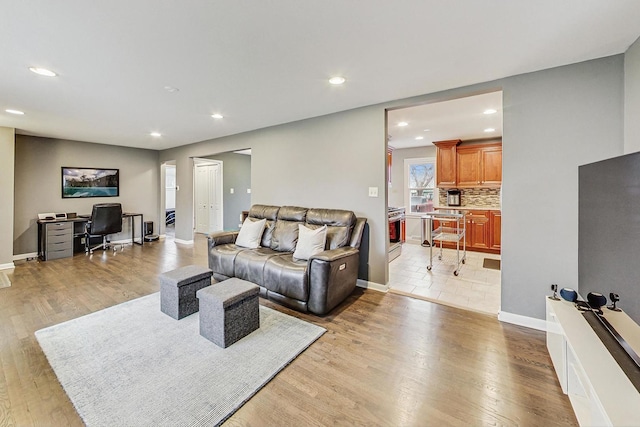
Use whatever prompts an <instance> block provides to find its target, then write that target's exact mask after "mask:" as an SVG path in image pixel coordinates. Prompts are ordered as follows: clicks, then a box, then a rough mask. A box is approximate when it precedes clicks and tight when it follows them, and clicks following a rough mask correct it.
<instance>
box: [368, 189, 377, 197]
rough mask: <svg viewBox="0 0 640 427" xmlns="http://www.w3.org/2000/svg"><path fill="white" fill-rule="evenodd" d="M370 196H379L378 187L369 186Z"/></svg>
mask: <svg viewBox="0 0 640 427" xmlns="http://www.w3.org/2000/svg"><path fill="white" fill-rule="evenodd" d="M369 197H378V187H369Z"/></svg>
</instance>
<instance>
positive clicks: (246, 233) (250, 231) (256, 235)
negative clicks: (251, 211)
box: [236, 218, 267, 249]
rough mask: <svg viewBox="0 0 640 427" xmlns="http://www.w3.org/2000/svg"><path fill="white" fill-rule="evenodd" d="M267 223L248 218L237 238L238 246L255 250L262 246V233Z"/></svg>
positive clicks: (264, 220) (262, 220) (263, 220)
mask: <svg viewBox="0 0 640 427" xmlns="http://www.w3.org/2000/svg"><path fill="white" fill-rule="evenodd" d="M266 223H267V220H266V219H264V218H263V219H255V220H254V219H251V218H247V219H245V220H244V222H243V223H242V228H240V232H239V233H238V237H237V238H236V245H238V246H242V247H243V248H249V249H255V248H257V247H258V246H260V241H261V240H262V232H263V231H264V227H265V225H266Z"/></svg>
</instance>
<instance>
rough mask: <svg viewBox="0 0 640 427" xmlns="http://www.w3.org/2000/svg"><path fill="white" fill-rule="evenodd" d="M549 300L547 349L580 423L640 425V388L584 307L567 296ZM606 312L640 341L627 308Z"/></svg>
mask: <svg viewBox="0 0 640 427" xmlns="http://www.w3.org/2000/svg"><path fill="white" fill-rule="evenodd" d="M546 300H547V303H546V306H547V349H548V350H549V355H550V356H551V360H552V362H553V367H554V368H555V370H556V373H557V375H558V380H559V381H560V385H561V387H562V391H563V392H564V393H565V394H567V395H568V396H569V400H570V401H571V406H572V407H573V410H574V412H575V414H576V418H577V419H578V423H580V425H581V426H640V392H638V390H637V389H636V388H635V387H634V386H633V384H632V383H631V381H630V380H629V378H628V377H627V375H626V374H625V373H624V372H623V371H622V369H621V368H620V366H619V365H618V363H617V362H616V360H615V359H614V358H613V356H612V355H611V353H609V351H608V350H607V348H606V347H605V346H604V344H603V343H602V341H601V340H600V338H599V337H598V336H597V335H596V333H595V332H594V331H593V329H592V328H591V326H590V325H589V323H588V322H587V321H586V319H585V318H584V317H583V316H582V313H581V312H580V311H578V310H577V309H576V308H575V307H574V304H572V303H570V302H568V301H552V300H550V299H548V298H547V299H546ZM605 310H606V309H605ZM605 316H606V318H607V320H608V321H609V322H610V323H611V324H612V325H613V327H614V328H616V330H617V331H618V332H619V333H620V334H621V335H622V336H623V337H624V338H625V339H626V340H627V342H629V343H630V344H631V345H634V344H635V343H636V342H638V341H637V340H638V338H639V337H640V327H639V326H638V325H637V324H635V323H634V322H633V321H631V320H630V318H629V317H628V316H627V315H626V314H625V313H623V312H613V311H606V312H605ZM636 352H638V349H636Z"/></svg>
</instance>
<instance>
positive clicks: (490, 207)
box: [433, 206, 501, 211]
mask: <svg viewBox="0 0 640 427" xmlns="http://www.w3.org/2000/svg"><path fill="white" fill-rule="evenodd" d="M433 208H434V209H467V210H482V211H499V210H501V209H500V207H499V206H434V207H433Z"/></svg>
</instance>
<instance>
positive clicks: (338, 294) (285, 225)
mask: <svg viewBox="0 0 640 427" xmlns="http://www.w3.org/2000/svg"><path fill="white" fill-rule="evenodd" d="M248 218H249V220H252V221H257V220H261V219H266V227H265V229H264V232H263V234H262V239H261V242H260V246H259V247H258V248H255V249H248V248H246V247H240V246H238V245H236V244H235V242H236V238H237V236H238V231H227V232H218V233H213V234H211V235H209V237H208V245H209V246H208V249H209V268H210V269H211V270H213V277H214V278H215V279H217V280H226V279H228V278H230V277H238V278H240V279H244V280H247V281H250V282H253V283H255V284H257V285H259V286H260V296H262V297H264V298H268V299H270V300H273V301H276V302H278V303H280V304H282V305H285V306H287V307H291V308H293V309H296V310H298V311H309V312H311V313H314V314H318V315H323V314H326V313H328V312H329V311H330V310H332V309H333V308H334V307H335V306H337V305H338V304H340V302H342V301H343V300H344V299H345V298H346V297H347V296H349V294H351V292H352V291H353V289H354V288H355V286H356V281H357V279H358V265H359V256H360V251H359V248H360V242H361V240H362V234H363V231H364V227H365V224H366V222H367V220H366V219H365V218H356V216H355V214H354V213H353V212H351V211H346V210H338V209H317V208H303V207H297V206H282V207H279V206H268V205H254V206H252V207H251V209H250V210H249V217H248ZM299 224H303V225H305V226H306V227H308V228H310V229H317V228H319V227H322V226H324V225H326V226H327V238H326V245H325V250H324V251H323V252H320V253H318V254H315V255H312V256H311V257H310V258H309V259H308V260H299V259H296V258H294V257H293V253H294V251H295V250H296V244H297V241H298V225H299Z"/></svg>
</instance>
